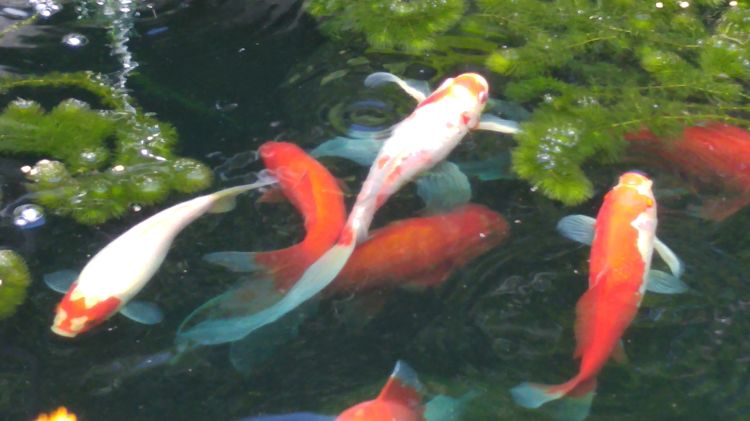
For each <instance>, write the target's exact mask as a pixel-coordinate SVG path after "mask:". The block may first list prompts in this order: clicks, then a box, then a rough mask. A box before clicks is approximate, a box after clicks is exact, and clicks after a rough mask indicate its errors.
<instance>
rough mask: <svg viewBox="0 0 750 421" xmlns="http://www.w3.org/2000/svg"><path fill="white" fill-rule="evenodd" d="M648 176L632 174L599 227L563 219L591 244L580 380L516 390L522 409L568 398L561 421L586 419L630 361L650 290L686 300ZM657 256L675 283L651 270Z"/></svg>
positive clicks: (610, 197)
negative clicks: (599, 387)
mask: <svg viewBox="0 0 750 421" xmlns="http://www.w3.org/2000/svg"><path fill="white" fill-rule="evenodd" d="M651 186H652V182H651V180H649V179H648V178H647V177H646V176H645V175H643V174H640V173H637V172H628V173H625V174H623V175H622V176H621V177H620V180H619V183H618V184H617V186H615V187H614V188H613V189H612V190H611V191H610V192H609V193H607V195H606V196H605V198H604V203H603V204H602V207H601V208H600V209H599V214H598V215H597V218H596V220H594V219H593V218H590V217H586V216H583V215H573V216H568V217H565V218H563V219H562V220H561V221H560V223H559V224H558V230H560V232H562V234H563V235H565V236H566V237H568V238H571V239H574V240H577V241H580V242H582V243H587V244H591V256H590V259H589V287H588V290H587V291H586V292H585V293H584V294H583V296H581V298H580V299H579V300H578V303H577V304H576V325H575V336H576V350H575V352H574V354H573V356H574V358H580V359H581V363H580V367H579V371H578V374H577V375H576V376H574V377H573V378H572V379H570V380H569V381H567V382H565V383H562V384H559V385H542V384H533V383H522V384H520V385H518V386H516V387H514V388H513V389H512V390H511V393H512V395H513V399H514V400H515V401H516V402H517V403H518V404H519V405H521V406H524V407H527V408H537V407H539V406H541V405H543V404H545V403H546V402H549V401H552V400H556V399H560V398H564V399H563V402H562V403H563V404H562V405H559V406H558V407H557V408H558V410H559V411H561V412H560V413H558V414H557V415H558V418H560V419H567V420H581V419H584V418H585V417H586V416H587V415H588V413H589V409H590V406H591V402H592V399H593V396H594V393H595V391H596V377H597V375H598V374H599V372H600V371H601V369H602V368H603V367H604V365H605V364H606V362H607V361H608V360H609V359H610V358H615V359H618V358H624V357H625V354H624V350H623V349H622V345H621V343H620V339H621V338H622V335H623V333H624V332H625V330H626V329H627V328H628V326H629V325H630V323H631V322H632V321H633V319H634V318H635V315H636V313H637V312H638V307H639V306H640V304H641V300H642V299H643V294H644V293H645V292H646V290H649V291H652V292H659V293H679V292H684V291H685V290H686V289H687V287H686V286H685V285H684V284H683V283H682V281H680V280H679V276H680V275H681V274H682V266H681V263H680V262H679V260H678V259H677V257H676V256H675V255H674V253H672V252H671V250H669V248H667V247H666V246H665V245H664V244H663V243H661V242H660V241H659V240H658V239H657V238H656V225H657V220H656V200H655V199H654V195H653V193H652V191H651ZM654 249H656V250H657V252H658V253H659V254H660V256H661V257H662V258H663V259H664V260H665V262H666V263H667V265H668V266H669V267H670V269H671V271H672V275H669V274H667V273H664V272H661V271H655V270H650V267H651V257H652V255H653V251H654Z"/></svg>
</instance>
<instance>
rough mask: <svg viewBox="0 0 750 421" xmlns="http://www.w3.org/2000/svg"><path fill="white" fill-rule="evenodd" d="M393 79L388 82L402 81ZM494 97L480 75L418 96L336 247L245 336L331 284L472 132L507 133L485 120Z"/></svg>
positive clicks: (384, 148)
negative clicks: (384, 209) (389, 211)
mask: <svg viewBox="0 0 750 421" xmlns="http://www.w3.org/2000/svg"><path fill="white" fill-rule="evenodd" d="M378 75H383V74H375V75H371V76H370V77H368V79H370V82H369V83H370V84H371V85H372V84H379V83H381V81H382V80H383V76H378ZM389 77H391V79H388V81H393V80H392V78H396V77H395V76H393V75H389ZM396 79H397V80H400V79H398V78H396ZM373 80H374V81H373ZM365 83H366V84H367V83H368V81H367V80H366V81H365ZM488 96H489V86H488V84H487V81H486V80H485V79H484V78H483V77H482V76H480V75H478V74H475V73H465V74H462V75H459V76H457V77H456V78H450V79H447V80H446V81H445V82H443V84H442V85H440V87H439V88H438V89H437V90H436V91H435V92H434V93H432V94H431V95H430V96H427V97H424V96H422V95H421V94H419V93H418V92H417V93H415V97H419V98H422V100H421V101H420V103H419V105H417V108H416V109H415V110H414V112H412V114H411V115H410V116H409V117H407V118H406V119H405V120H403V121H402V122H401V123H399V124H397V125H396V126H395V127H394V128H393V130H392V131H391V135H390V137H389V138H388V139H386V140H385V141H384V142H383V145H382V147H381V149H380V152H379V153H378V156H377V158H376V160H375V162H374V163H373V165H372V167H370V172H369V174H368V175H367V178H366V179H365V181H364V183H363V186H362V189H361V191H360V193H359V194H358V196H357V199H356V201H355V203H354V207H353V208H352V211H351V213H350V214H349V218H348V219H347V222H346V224H345V225H344V228H343V229H342V230H341V233H340V235H339V238H338V240H337V242H336V244H335V245H334V246H333V247H331V248H330V249H329V250H328V251H327V252H325V253H324V254H323V255H322V256H321V257H320V258H319V259H318V260H316V261H315V262H314V263H313V264H312V265H310V267H308V268H307V270H306V271H305V272H304V273H303V275H302V277H301V278H300V279H299V280H298V281H297V282H295V283H294V286H292V287H291V289H290V290H289V291H288V292H287V293H286V295H284V297H283V298H282V299H280V300H279V301H278V302H275V303H274V304H272V305H270V306H268V307H266V308H265V309H263V310H261V311H259V312H257V313H256V314H254V315H253V316H252V317H251V318H249V320H246V321H245V322H246V323H243V325H244V329H246V333H245V335H247V334H249V333H250V332H252V331H254V330H256V329H258V328H260V327H263V326H265V325H267V324H269V323H273V322H275V321H276V320H278V319H279V318H281V317H282V316H284V315H285V314H287V313H289V312H290V311H292V310H294V309H295V308H297V307H298V306H299V305H300V304H302V303H304V302H305V301H307V300H309V299H310V298H312V297H313V296H315V295H316V294H317V293H318V292H320V291H321V290H323V289H324V288H325V287H326V286H328V285H329V284H330V283H331V282H332V281H333V280H334V279H335V278H336V275H338V273H339V272H340V271H341V269H343V267H344V265H345V264H346V262H347V260H348V259H349V257H350V256H351V255H352V253H353V252H354V249H355V247H356V245H357V244H358V243H361V242H363V241H364V240H365V239H366V238H367V234H368V231H369V227H370V223H371V222H372V219H373V216H374V215H375V212H376V211H377V209H378V208H380V207H381V206H382V205H383V204H384V203H385V202H386V200H387V199H388V198H389V197H390V196H391V195H393V194H394V193H396V192H397V191H398V190H399V189H400V188H401V187H402V186H403V185H404V184H405V183H407V182H408V181H410V180H411V179H413V178H414V177H415V176H417V175H418V174H420V173H422V172H424V171H426V170H429V169H430V168H432V167H434V166H435V165H436V164H438V163H439V162H441V161H442V160H443V159H444V158H445V157H446V156H447V155H448V154H449V153H450V152H451V151H452V150H453V149H454V148H455V147H456V146H457V145H458V143H459V142H460V140H461V139H462V138H463V137H464V135H465V134H466V133H468V131H469V130H470V129H486V130H494V131H498V130H501V129H499V128H498V126H497V122H495V121H489V120H488V121H485V122H482V121H480V117H481V112H482V109H483V108H484V105H485V103H486V102H487V98H488Z"/></svg>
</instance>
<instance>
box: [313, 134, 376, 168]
mask: <svg viewBox="0 0 750 421" xmlns="http://www.w3.org/2000/svg"><path fill="white" fill-rule="evenodd" d="M381 146H383V142H382V141H380V140H377V139H374V138H373V139H371V138H356V139H355V138H351V137H342V136H338V137H334V138H333V139H330V140H327V141H325V142H323V143H321V144H320V145H318V146H317V147H316V148H315V149H313V150H311V151H310V155H311V156H313V157H315V158H320V157H322V156H335V157H339V158H345V159H349V160H351V161H354V162H356V163H357V164H359V165H362V166H363V167H369V166H370V165H372V163H373V161H375V157H376V156H378V152H379V151H380V147H381Z"/></svg>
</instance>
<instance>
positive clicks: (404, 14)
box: [307, 0, 466, 52]
mask: <svg viewBox="0 0 750 421" xmlns="http://www.w3.org/2000/svg"><path fill="white" fill-rule="evenodd" d="M465 7H466V6H465V4H464V1H463V0H442V1H434V0H411V1H409V0H385V1H382V0H375V1H371V0H361V1H330V0H312V1H310V2H309V4H308V5H307V10H308V11H309V12H310V13H311V14H312V15H313V16H316V17H318V18H321V19H322V23H321V28H322V29H323V30H325V31H327V32H328V33H331V34H342V33H345V32H347V31H354V32H357V33H361V34H363V35H364V36H365V37H366V38H367V41H368V42H369V43H370V44H372V45H373V46H375V47H378V48H400V49H404V50H407V51H414V52H418V51H424V50H427V49H430V48H432V47H433V46H434V41H433V40H434V36H435V35H436V34H439V33H442V32H444V31H446V30H448V29H449V28H451V27H452V26H453V25H455V24H456V22H458V20H459V19H460V18H461V16H462V15H463V13H464V9H465Z"/></svg>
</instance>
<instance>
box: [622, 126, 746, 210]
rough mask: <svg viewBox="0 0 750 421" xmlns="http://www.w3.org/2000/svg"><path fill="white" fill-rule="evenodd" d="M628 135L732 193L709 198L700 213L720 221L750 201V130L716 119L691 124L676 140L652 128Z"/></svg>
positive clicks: (688, 172)
mask: <svg viewBox="0 0 750 421" xmlns="http://www.w3.org/2000/svg"><path fill="white" fill-rule="evenodd" d="M625 139H626V140H628V141H630V142H631V144H633V146H635V147H636V148H638V149H643V150H644V151H645V152H650V153H652V154H655V155H657V156H659V158H661V161H660V162H664V163H666V164H667V165H673V166H675V167H676V168H677V169H679V170H680V171H681V172H683V173H684V174H686V175H687V176H688V177H690V178H692V179H694V180H696V181H698V182H699V183H701V184H706V185H708V184H713V185H720V186H723V187H724V189H725V190H726V191H727V193H729V197H727V196H726V195H721V196H719V197H716V198H713V199H709V200H707V201H705V203H704V204H703V206H702V207H701V210H700V213H699V214H700V216H702V217H704V218H708V219H713V220H717V221H720V220H723V219H726V218H728V217H729V216H731V215H733V214H734V213H735V212H737V211H738V210H740V209H741V208H743V207H744V206H746V205H747V204H749V203H750V132H748V131H747V130H745V129H742V128H739V127H736V126H732V125H728V124H723V123H715V122H713V123H707V124H706V125H704V126H692V127H687V128H685V129H684V130H683V132H682V136H681V137H680V138H678V139H675V140H674V141H666V142H662V141H660V139H658V138H657V137H656V136H655V135H654V134H653V133H651V132H650V131H648V130H643V131H640V132H637V133H631V134H628V135H626V136H625Z"/></svg>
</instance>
